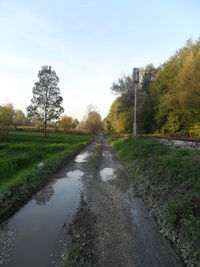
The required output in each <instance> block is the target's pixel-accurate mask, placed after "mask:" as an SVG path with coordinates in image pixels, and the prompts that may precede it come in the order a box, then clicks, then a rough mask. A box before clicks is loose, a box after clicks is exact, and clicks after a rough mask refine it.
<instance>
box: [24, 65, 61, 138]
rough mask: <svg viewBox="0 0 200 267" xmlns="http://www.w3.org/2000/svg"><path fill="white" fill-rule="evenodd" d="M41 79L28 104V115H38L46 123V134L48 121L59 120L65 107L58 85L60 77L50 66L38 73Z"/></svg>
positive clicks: (35, 85) (36, 84)
mask: <svg viewBox="0 0 200 267" xmlns="http://www.w3.org/2000/svg"><path fill="white" fill-rule="evenodd" d="M38 78H39V81H38V82H36V83H35V84H34V87H33V98H32V99H31V105H30V106H28V108H27V112H28V116H30V117H32V118H34V117H36V118H37V119H38V120H39V121H40V122H41V123H43V125H44V132H45V136H46V127H47V123H48V122H51V121H52V120H58V119H59V118H60V115H61V114H62V113H63V111H64V109H63V107H62V106H61V104H62V101H63V98H62V97H61V96H60V89H59V87H58V83H59V78H58V76H57V75H56V72H55V71H54V70H52V68H51V67H50V66H43V67H42V69H41V70H40V71H39V73H38Z"/></svg>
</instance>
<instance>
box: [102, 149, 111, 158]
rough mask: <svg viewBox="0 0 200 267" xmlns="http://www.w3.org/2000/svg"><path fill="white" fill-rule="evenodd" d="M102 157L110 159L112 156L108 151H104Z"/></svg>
mask: <svg viewBox="0 0 200 267" xmlns="http://www.w3.org/2000/svg"><path fill="white" fill-rule="evenodd" d="M103 157H107V158H111V157H112V155H111V153H110V151H106V150H105V151H103Z"/></svg>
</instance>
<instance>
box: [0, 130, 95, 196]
mask: <svg viewBox="0 0 200 267" xmlns="http://www.w3.org/2000/svg"><path fill="white" fill-rule="evenodd" d="M91 140H92V136H91V135H86V134H84V135H83V134H62V133H49V134H48V136H47V138H44V136H43V133H35V132H34V133H33V132H19V131H18V132H9V133H8V138H7V142H6V143H0V193H3V192H6V191H9V190H11V189H13V188H15V187H17V186H19V185H23V184H25V183H31V182H32V177H33V176H34V177H35V178H36V179H37V180H38V182H39V181H40V180H42V179H43V178H44V176H45V173H46V172H47V171H48V170H50V171H54V170H55V169H56V168H57V167H58V166H59V164H61V163H62V162H63V161H64V160H66V159H67V158H69V157H71V156H72V155H74V154H75V153H76V152H77V151H78V150H79V149H80V148H81V147H82V146H84V145H86V144H87V143H88V142H89V141H91ZM41 162H42V163H43V164H44V166H43V168H38V164H39V163H41Z"/></svg>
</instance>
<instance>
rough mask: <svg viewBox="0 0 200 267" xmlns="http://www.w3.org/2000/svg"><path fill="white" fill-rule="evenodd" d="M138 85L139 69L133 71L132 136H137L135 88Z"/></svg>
mask: <svg viewBox="0 0 200 267" xmlns="http://www.w3.org/2000/svg"><path fill="white" fill-rule="evenodd" d="M138 84H139V68H134V69H133V85H134V87H135V104H134V121H133V136H136V135H137V86H138Z"/></svg>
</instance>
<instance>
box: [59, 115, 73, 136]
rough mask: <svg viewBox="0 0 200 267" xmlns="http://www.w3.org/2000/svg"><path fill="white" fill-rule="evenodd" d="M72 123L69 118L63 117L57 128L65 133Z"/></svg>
mask: <svg viewBox="0 0 200 267" xmlns="http://www.w3.org/2000/svg"><path fill="white" fill-rule="evenodd" d="M72 121H73V119H72V118H71V117H68V116H66V115H63V116H62V117H61V120H60V121H59V127H61V128H63V130H64V131H65V132H66V131H67V130H69V129H71V128H72Z"/></svg>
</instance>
